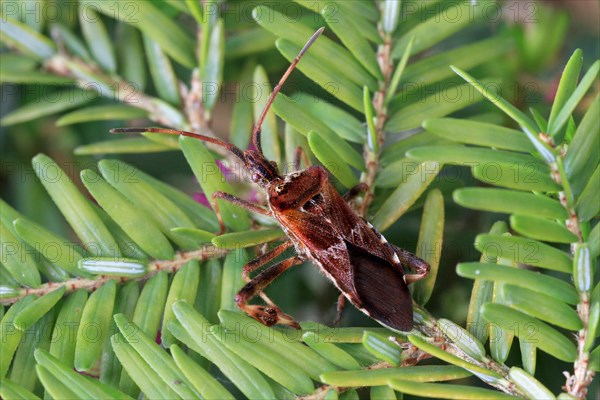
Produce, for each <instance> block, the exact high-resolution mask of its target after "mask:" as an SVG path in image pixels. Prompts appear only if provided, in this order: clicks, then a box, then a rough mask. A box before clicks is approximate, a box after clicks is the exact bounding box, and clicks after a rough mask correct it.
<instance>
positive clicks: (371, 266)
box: [266, 166, 412, 331]
mask: <svg viewBox="0 0 600 400" xmlns="http://www.w3.org/2000/svg"><path fill="white" fill-rule="evenodd" d="M266 189H267V195H268V203H269V207H270V209H271V211H272V214H273V216H275V218H276V219H277V221H279V223H280V224H281V226H282V228H283V229H284V231H285V233H286V235H287V236H288V237H290V238H291V239H292V242H293V243H294V246H295V248H296V252H297V253H298V254H299V255H301V256H305V257H306V258H308V259H309V260H310V261H312V263H313V264H315V265H317V266H318V267H319V269H320V270H321V272H322V273H323V274H324V275H325V276H326V277H327V278H329V280H331V281H332V282H333V283H334V284H335V285H336V287H337V288H338V289H339V290H340V291H341V292H342V293H343V294H344V296H345V297H346V298H347V299H348V300H349V301H350V302H351V303H352V304H353V305H354V306H356V307H357V308H358V309H359V310H361V311H362V312H363V313H365V314H367V315H368V316H370V317H372V318H374V319H375V320H377V321H379V322H380V323H382V324H384V325H386V326H389V327H390V328H394V329H398V330H402V331H407V330H410V329H411V328H412V298H411V296H410V292H409V290H408V286H407V284H406V280H405V277H404V272H403V270H402V264H401V262H400V259H399V257H398V255H397V254H396V251H395V249H394V248H393V247H392V246H391V245H390V244H389V243H388V242H387V241H386V240H385V238H383V236H382V235H381V234H380V233H379V232H377V231H376V230H375V228H373V226H372V225H371V224H370V223H368V222H366V221H365V220H364V219H363V218H361V217H360V216H358V215H356V213H355V212H354V211H353V210H352V209H351V208H350V206H349V205H348V204H347V202H346V201H345V200H344V199H343V198H342V196H340V195H339V194H338V192H337V191H336V190H335V189H334V187H333V186H332V185H331V184H330V183H329V180H328V175H327V172H326V171H325V170H324V169H323V168H322V167H318V166H315V167H310V168H308V169H306V170H304V171H301V172H295V173H292V174H289V175H287V176H285V178H284V179H283V181H282V182H280V181H278V180H277V181H274V182H272V183H271V184H269V185H268V187H267V188H266Z"/></svg>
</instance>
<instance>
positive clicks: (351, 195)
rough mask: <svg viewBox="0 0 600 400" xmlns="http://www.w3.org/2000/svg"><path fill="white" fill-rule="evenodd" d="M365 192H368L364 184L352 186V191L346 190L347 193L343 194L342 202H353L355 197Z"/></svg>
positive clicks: (367, 187)
mask: <svg viewBox="0 0 600 400" xmlns="http://www.w3.org/2000/svg"><path fill="white" fill-rule="evenodd" d="M367 190H369V186H368V185H367V184H366V183H364V182H361V183H359V184H358V185H356V186H354V187H353V188H352V189H350V190H348V192H346V194H344V196H343V197H344V201H346V202H348V201H351V200H353V199H354V198H355V197H356V196H358V195H359V194H361V193H364V192H366V191H367Z"/></svg>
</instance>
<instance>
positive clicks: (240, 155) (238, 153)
mask: <svg viewBox="0 0 600 400" xmlns="http://www.w3.org/2000/svg"><path fill="white" fill-rule="evenodd" d="M144 132H152V133H166V134H169V135H181V136H187V137H191V138H194V139H199V140H202V141H204V142H210V143H214V144H217V145H219V146H222V147H225V148H226V149H227V150H229V151H230V152H232V153H233V154H235V155H236V156H237V157H238V158H239V159H240V160H242V162H245V160H246V159H245V157H244V152H243V151H242V150H240V149H239V148H237V147H236V146H234V145H233V144H231V143H227V142H224V141H222V140H219V139H216V138H213V137H210V136H204V135H200V134H199V133H194V132H187V131H178V130H176V129H167V128H115V129H111V130H110V133H144Z"/></svg>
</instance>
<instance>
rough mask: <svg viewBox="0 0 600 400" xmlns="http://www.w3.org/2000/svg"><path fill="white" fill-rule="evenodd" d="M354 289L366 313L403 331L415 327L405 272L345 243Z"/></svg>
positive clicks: (359, 248)
mask: <svg viewBox="0 0 600 400" xmlns="http://www.w3.org/2000/svg"><path fill="white" fill-rule="evenodd" d="M346 248H347V250H348V256H349V259H350V268H351V271H352V276H353V278H354V288H355V290H356V294H357V295H358V298H359V300H360V302H361V303H362V308H363V309H364V311H365V312H366V313H367V314H368V315H369V316H371V318H374V319H376V320H377V321H379V322H381V323H382V324H384V325H386V326H388V327H390V328H393V329H397V330H400V331H410V330H411V329H412V327H413V320H412V297H411V295H410V292H409V290H408V286H407V285H406V282H405V281H404V274H403V272H402V271H401V270H400V269H399V268H398V267H396V266H394V265H392V264H390V263H389V262H388V261H386V260H384V259H382V258H379V257H377V256H375V255H373V254H371V253H369V252H368V251H367V250H365V249H363V248H361V247H358V246H355V245H353V244H352V243H350V242H348V241H346Z"/></svg>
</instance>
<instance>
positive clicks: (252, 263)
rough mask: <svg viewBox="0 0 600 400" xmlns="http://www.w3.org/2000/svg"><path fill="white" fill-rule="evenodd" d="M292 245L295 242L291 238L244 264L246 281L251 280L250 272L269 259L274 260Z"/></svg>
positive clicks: (243, 274) (243, 272)
mask: <svg viewBox="0 0 600 400" xmlns="http://www.w3.org/2000/svg"><path fill="white" fill-rule="evenodd" d="M292 246H293V243H292V242H291V241H289V240H286V241H285V242H283V243H281V244H280V245H278V246H277V247H274V248H273V249H271V250H269V251H268V252H266V253H265V254H263V255H261V256H258V257H256V258H255V259H254V260H252V261H250V262H249V263H248V264H246V265H244V268H242V276H243V277H244V280H245V281H246V282H250V273H252V272H253V271H256V270H257V269H259V268H260V267H262V266H263V265H265V264H266V263H268V262H269V261H271V260H273V259H274V258H275V257H277V256H278V255H280V254H281V253H283V252H284V251H286V250H287V249H289V248H290V247H292Z"/></svg>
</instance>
